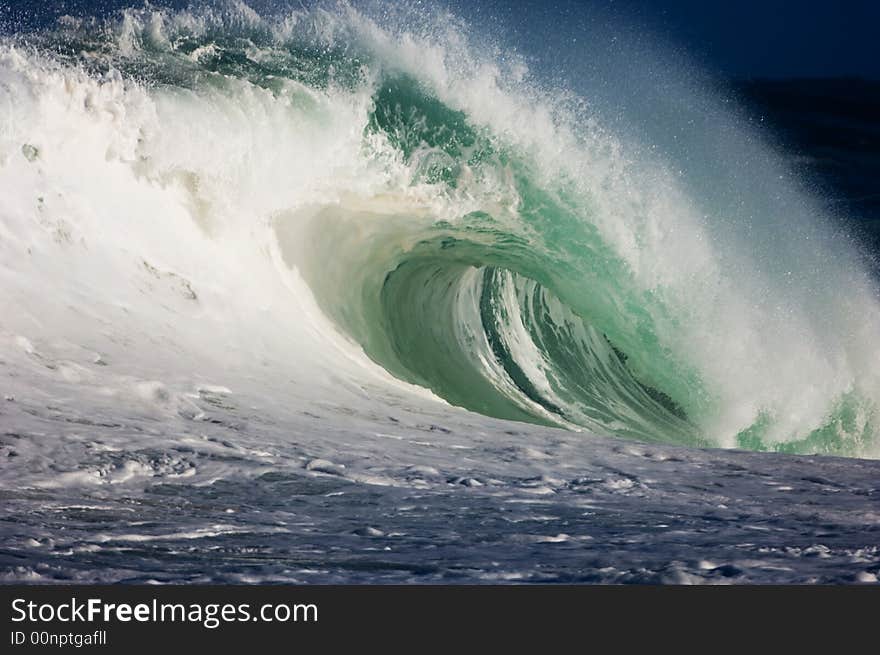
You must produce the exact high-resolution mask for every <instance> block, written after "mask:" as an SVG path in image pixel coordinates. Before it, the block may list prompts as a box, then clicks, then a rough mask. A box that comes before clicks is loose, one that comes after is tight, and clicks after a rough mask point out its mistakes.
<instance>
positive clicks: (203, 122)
mask: <svg viewBox="0 0 880 655" xmlns="http://www.w3.org/2000/svg"><path fill="white" fill-rule="evenodd" d="M297 7H298V8H296V9H291V8H289V7H281V8H278V7H275V8H272V9H267V8H265V7H259V8H256V7H255V6H249V5H247V4H245V3H243V2H223V3H214V4H211V5H205V6H200V7H193V8H189V9H181V8H175V9H162V8H159V7H156V6H145V7H132V8H128V9H125V10H120V11H112V12H100V13H98V12H96V13H94V14H89V13H88V11H85V12H83V11H80V12H79V13H77V15H76V16H62V17H60V18H59V19H58V20H57V21H54V22H51V23H49V24H40V25H22V24H15V25H12V26H6V29H5V36H3V37H2V40H0V385H2V389H0V390H2V392H3V396H4V400H3V401H2V405H0V428H2V430H0V494H2V497H3V503H2V505H0V567H2V572H0V576H2V579H3V580H4V581H6V582H20V581H29V582H42V583H45V582H63V581H79V582H116V581H122V582H148V581H150V582H151V581H156V582H281V581H285V582H406V581H420V582H440V583H450V582H505V581H522V582H614V583H616V582H670V583H688V582H697V583H703V582H707V583H713V582H876V579H877V575H878V574H880V553H878V548H880V545H878V526H880V513H878V510H877V493H878V492H877V480H878V473H880V464H878V463H877V462H876V461H875V458H876V457H877V456H878V455H880V424H878V414H877V407H878V401H880V378H878V376H880V373H878V371H880V366H878V364H880V350H878V348H877V344H878V343H880V339H878V337H880V299H878V291H877V281H876V278H875V272H874V271H875V269H874V268H873V264H872V260H871V256H870V251H869V250H868V249H867V248H866V247H865V245H864V244H865V240H864V239H863V238H861V236H862V232H861V231H860V230H858V229H853V228H852V225H853V220H854V217H853V216H851V211H850V210H851V209H852V208H851V207H849V206H837V205H835V204H834V203H833V202H830V201H829V196H828V192H827V189H825V188H824V187H821V186H816V185H815V184H813V183H812V178H811V177H810V174H809V173H808V172H804V171H803V170H802V168H800V167H799V164H798V162H797V161H794V162H793V161H792V160H791V158H790V157H788V156H786V154H785V153H784V152H783V151H782V149H781V148H780V147H779V144H778V143H776V142H775V141H774V137H773V133H769V132H767V131H766V130H765V129H763V128H761V127H756V126H755V125H754V124H753V122H752V121H751V120H750V118H749V117H750V114H749V111H750V110H749V109H748V108H747V107H746V106H745V105H741V104H740V103H739V98H740V96H739V95H737V94H736V93H735V92H733V91H731V90H729V89H725V88H723V87H722V86H719V85H717V84H713V83H710V82H709V81H707V80H706V79H705V78H704V77H702V76H700V75H696V74H695V73H694V70H693V69H691V68H688V67H687V66H685V65H684V64H682V63H681V62H677V61H676V60H675V59H673V58H669V57H666V56H665V55H664V54H663V53H662V52H653V51H652V52H650V53H649V55H645V54H644V53H643V54H640V55H634V57H635V59H636V61H638V60H639V57H646V56H650V61H651V62H652V66H653V67H654V68H652V74H651V75H650V76H647V77H645V78H641V77H639V76H636V75H631V74H624V73H625V72H626V71H627V70H631V69H626V68H625V69H620V70H621V72H620V75H619V76H618V77H617V78H614V77H613V76H611V75H610V73H609V71H617V70H618V68H616V67H617V66H618V64H616V63H615V62H614V61H613V54H609V55H608V57H609V58H611V59H612V61H609V62H607V63H606V65H605V67H604V68H602V69H601V70H602V71H604V72H602V73H601V74H599V73H597V74H596V75H597V76H599V77H601V79H602V80H603V83H602V84H596V86H595V88H593V87H591V86H590V78H589V76H587V77H586V79H581V80H579V81H578V82H572V83H571V84H570V85H569V86H566V85H564V84H560V83H559V82H558V80H554V79H551V78H550V76H548V75H547V74H546V73H545V72H544V71H545V68H546V62H545V63H544V65H543V66H540V65H539V66H536V65H535V64H534V62H532V61H530V59H529V57H527V56H525V55H522V56H520V55H518V54H517V53H516V52H515V50H513V49H512V48H510V47H505V44H504V42H503V40H501V37H498V38H497V39H496V38H495V37H493V35H492V33H491V30H490V29H489V28H487V27H486V26H484V25H481V24H476V23H473V22H469V21H468V20H466V19H464V18H461V17H459V16H456V15H453V14H450V13H448V12H446V11H444V10H442V9H440V8H426V7H425V6H422V5H412V6H409V5H405V6H403V7H401V6H399V5H394V6H391V5H383V4H381V3H380V4H374V3H369V4H354V5H353V4H349V3H318V4H316V5H315V6H313V7H310V8H303V7H301V6H299V5H297ZM658 62H659V63H658ZM628 65H629V66H633V64H632V62H630V63H629V64H628ZM610 78H611V79H616V80H617V82H618V83H615V84H611V85H609V84H608V79H610ZM657 80H661V81H662V84H659V85H658V84H657ZM661 91H662V93H661ZM658 94H660V95H658ZM661 96H662V97H661ZM847 179H849V178H848V177H847ZM851 195H854V194H851Z"/></svg>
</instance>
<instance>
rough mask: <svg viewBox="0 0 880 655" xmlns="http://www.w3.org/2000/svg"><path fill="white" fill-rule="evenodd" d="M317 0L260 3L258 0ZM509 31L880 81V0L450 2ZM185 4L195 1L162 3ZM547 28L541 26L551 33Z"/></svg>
mask: <svg viewBox="0 0 880 655" xmlns="http://www.w3.org/2000/svg"><path fill="white" fill-rule="evenodd" d="M285 2H287V4H291V5H294V6H296V5H300V4H311V0H302V1H300V0H251V4H252V5H254V6H256V7H261V6H262V7H265V6H267V5H278V4H284V3H285ZM447 2H448V4H450V5H452V6H453V7H457V8H458V9H459V10H460V11H461V13H464V14H474V13H478V14H480V15H481V17H482V18H483V19H489V20H491V21H497V22H498V23H499V24H500V25H502V26H503V27H504V28H505V29H513V30H515V31H517V32H519V33H520V35H521V36H522V35H523V34H524V33H528V32H529V31H530V30H532V29H533V28H534V27H535V26H536V25H540V27H541V30H544V29H550V30H558V31H560V32H564V33H565V34H566V35H576V34H577V33H578V31H579V30H581V28H582V26H583V25H585V24H586V22H588V21H590V20H594V19H595V16H596V15H597V14H601V15H603V16H606V17H608V16H611V17H613V18H614V22H617V23H618V24H620V23H622V24H627V25H632V26H634V27H635V29H636V31H644V32H645V33H650V34H653V35H655V36H657V37H659V38H660V39H662V40H663V41H665V42H666V43H667V44H668V45H670V46H671V47H672V48H673V49H680V50H681V51H682V52H688V53H691V55H692V56H693V58H694V59H695V60H696V61H697V62H700V63H702V64H704V65H705V66H706V67H707V68H708V69H709V70H712V71H714V72H716V73H719V74H721V75H725V76H728V77H839V76H855V77H868V78H874V79H880V0H840V1H837V2H835V1H833V0H826V1H824V2H822V1H811V0H800V1H798V0H738V1H736V0H726V1H722V0H718V1H716V0H665V1H664V0H556V1H554V0H485V1H483V2H480V1H479V0H447ZM141 3H142V0H0V18H4V17H5V18H6V19H7V20H8V18H9V16H12V15H17V16H18V17H21V16H26V15H28V14H33V12H34V10H35V9H36V11H37V12H38V13H39V14H40V15H41V16H42V18H43V19H44V20H45V19H46V18H47V17H49V16H52V15H60V14H63V13H80V12H83V11H86V12H91V10H93V9H94V7H95V6H103V7H118V6H125V5H132V4H141ZM153 4H154V5H161V4H173V5H177V6H179V5H182V4H183V5H185V4H187V2H186V0H153ZM541 30H539V31H541Z"/></svg>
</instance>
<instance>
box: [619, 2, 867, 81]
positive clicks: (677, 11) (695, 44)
mask: <svg viewBox="0 0 880 655" xmlns="http://www.w3.org/2000/svg"><path fill="white" fill-rule="evenodd" d="M625 4H628V5H631V7H632V10H633V11H636V12H643V13H644V14H645V15H646V16H647V17H648V20H649V21H650V22H651V23H652V24H653V25H655V26H656V29H657V31H658V32H660V33H665V34H668V35H669V36H670V37H672V38H673V39H675V40H677V41H679V42H680V43H682V44H683V45H684V46H686V47H688V49H690V50H691V51H692V52H694V54H695V55H696V56H697V57H698V58H703V59H704V60H706V61H707V63H709V64H710V65H712V66H714V67H717V68H718V69H720V70H722V71H724V72H726V73H728V74H731V75H734V76H738V77H743V76H767V77H783V76H784V77H790V76H808V77H826V76H840V75H846V76H860V77H870V78H880V1H878V0H850V1H845V0H844V1H840V2H834V1H831V0H826V1H824V2H810V1H795V0H762V1H754V0H746V1H744V0H740V1H738V2H737V1H729V0H728V1H714V0H676V1H674V2H636V1H630V2H627V3H625Z"/></svg>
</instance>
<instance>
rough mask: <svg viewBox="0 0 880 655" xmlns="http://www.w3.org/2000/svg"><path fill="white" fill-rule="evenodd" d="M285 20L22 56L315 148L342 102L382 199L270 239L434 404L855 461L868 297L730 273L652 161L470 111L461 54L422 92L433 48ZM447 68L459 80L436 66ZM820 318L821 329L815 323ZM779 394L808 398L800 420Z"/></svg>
mask: <svg viewBox="0 0 880 655" xmlns="http://www.w3.org/2000/svg"><path fill="white" fill-rule="evenodd" d="M322 12H323V13H322ZM156 15H158V16H160V17H161V20H160V19H156V18H155V16H156ZM230 16H231V17H230ZM295 16H296V18H295V19H294V18H291V17H290V16H286V17H281V18H277V17H276V18H262V17H258V16H256V15H252V14H251V13H247V14H246V15H244V18H242V14H240V13H235V12H233V13H232V14H229V13H224V12H219V11H218V12H213V13H212V12H203V13H202V14H198V17H199V20H200V21H201V22H198V25H199V28H198V29H194V28H192V27H191V25H192V24H193V23H194V22H196V21H195V19H193V20H190V21H189V22H188V21H187V20H186V19H185V18H186V17H185V16H182V15H172V14H168V13H161V12H159V13H158V14H150V11H149V10H146V11H145V12H130V13H128V14H126V18H125V20H124V21H123V26H124V27H123V28H120V27H119V26H118V25H116V24H115V23H114V24H113V25H116V27H112V26H111V27H107V28H106V29H105V30H103V31H102V30H94V29H87V28H86V27H73V28H67V29H64V30H60V31H59V32H58V33H53V34H51V35H43V36H42V37H41V39H42V41H43V42H42V44H41V45H42V46H43V47H45V48H46V50H47V51H48V50H51V51H52V53H53V54H52V57H53V58H54V59H56V60H58V61H61V62H65V63H70V62H76V65H78V66H84V67H85V68H86V69H88V70H90V72H91V73H92V74H103V73H105V72H106V71H107V70H110V69H113V70H117V71H120V72H121V73H122V74H123V75H125V76H129V77H131V78H133V79H136V80H137V81H138V83H139V84H143V85H144V86H145V87H146V88H147V89H150V92H151V93H154V94H158V95H161V96H163V97H166V98H175V97H178V96H182V95H185V94H187V93H189V94H195V95H196V96H199V97H203V98H204V97H222V98H225V99H227V100H229V101H232V102H234V101H235V99H236V97H237V96H238V95H239V94H242V93H244V92H245V91H243V89H244V90H247V89H248V88H252V89H259V90H260V91H261V92H266V93H268V94H269V95H270V96H271V97H274V98H282V97H283V98H284V99H285V101H286V102H288V103H289V105H290V107H291V109H290V120H291V121H303V122H304V123H307V124H308V125H310V126H311V127H310V128H309V129H312V130H314V131H316V132H317V133H318V134H320V133H321V130H337V129H340V126H339V125H336V124H332V122H331V121H325V113H326V111H325V109H326V107H327V103H333V102H336V103H346V102H350V103H354V104H356V103H358V102H362V103H363V106H364V107H365V110H364V112H363V122H362V124H359V125H349V126H348V128H350V129H354V130H358V133H359V135H360V145H359V149H358V150H357V151H356V152H354V151H346V152H339V153H337V155H336V156H337V157H339V158H340V161H342V160H344V159H357V160H358V161H359V162H360V164H359V165H362V166H363V167H364V170H365V171H370V172H371V174H375V173H376V171H379V172H380V173H381V174H380V175H379V177H381V175H385V178H384V179H385V180H386V183H385V184H384V185H378V186H377V185H376V184H371V185H370V186H365V187H359V186H357V185H356V184H355V185H348V186H339V187H333V184H332V180H331V182H328V183H327V185H326V187H325V188H324V190H323V197H320V195H321V194H318V193H315V194H313V197H311V198H309V199H308V200H307V201H304V202H303V203H302V204H301V205H298V206H296V207H290V208H287V209H283V208H282V209H279V210H277V211H274V212H272V214H271V216H270V219H271V224H272V226H273V229H274V231H275V234H276V237H277V240H278V243H279V244H280V247H281V250H282V252H283V254H284V257H285V260H286V261H287V262H288V263H289V265H290V266H291V267H292V268H295V269H296V270H298V271H299V273H300V274H301V275H302V276H303V278H304V279H305V281H306V282H307V283H308V285H309V287H310V288H311V289H312V292H313V293H314V295H315V299H316V300H317V302H318V304H319V305H320V307H321V308H322V310H323V311H324V312H325V313H326V314H327V315H328V316H329V317H330V318H332V319H333V321H334V322H335V324H336V325H337V326H338V328H339V329H340V330H341V331H343V332H344V333H346V334H347V335H348V336H349V337H351V338H352V339H353V340H355V341H357V342H358V343H359V344H360V345H361V346H362V347H363V349H364V351H365V352H366V353H367V354H368V355H369V357H370V358H371V359H372V360H373V361H375V362H376V363H378V364H379V365H380V366H382V367H383V368H384V369H386V370H387V371H388V372H390V373H391V374H392V375H394V376H396V377H398V378H400V379H402V380H405V381H408V382H411V383H413V384H417V385H420V386H423V387H426V388H428V389H430V390H432V391H433V392H434V393H435V394H436V395H437V396H440V397H441V398H443V399H445V400H446V401H448V402H449V403H451V404H453V405H457V406H461V407H464V408H467V409H469V410H473V411H475V412H479V413H482V414H486V415H489V416H493V417H500V418H506V419H513V420H518V421H526V422H531V423H538V424H542V425H553V426H561V427H565V428H569V429H581V428H584V429H586V430H589V431H593V432H599V433H603V434H612V435H618V436H623V437H628V438H634V439H639V440H646V441H662V442H673V443H680V444H689V445H697V446H704V445H725V446H740V447H745V448H751V449H756V450H786V451H793V452H832V453H838V454H849V455H859V454H861V455H865V454H870V453H871V452H873V451H872V450H871V449H872V448H873V447H874V445H873V444H874V443H875V439H876V432H877V426H876V419H875V410H874V407H875V404H874V399H875V398H876V397H877V395H876V392H877V387H876V378H875V377H872V375H870V374H863V373H861V372H860V369H859V366H858V365H857V364H856V363H854V362H855V361H856V360H857V359H858V353H865V352H867V353H870V356H869V357H868V360H870V359H871V358H872V357H873V358H876V349H875V347H874V346H871V345H865V344H870V339H871V338H872V336H873V335H876V334H877V331H876V325H877V324H880V323H876V322H874V321H875V319H876V317H877V310H876V302H875V301H873V300H866V301H865V302H866V303H867V305H866V310H865V314H864V315H863V316H862V317H860V318H859V317H856V318H853V317H852V316H851V315H846V316H845V314H847V312H846V311H845V310H844V309H843V308H842V305H841V304H840V302H839V301H838V300H835V298H839V297H840V296H847V294H849V297H850V300H852V301H853V302H858V301H857V300H854V299H856V298H866V299H868V298H871V293H873V292H869V291H865V290H864V289H865V287H864V285H863V284H862V283H861V282H859V283H858V284H856V283H850V282H849V281H847V280H844V281H841V280H842V279H843V278H844V277H846V274H845V273H841V272H840V271H838V269H836V268H835V269H833V270H827V271H824V272H820V274H819V277H822V276H824V278H823V282H822V285H824V286H822V285H813V286H810V287H809V288H806V286H805V287H804V288H803V289H793V288H792V287H791V285H790V283H789V282H785V283H782V282H779V281H778V280H777V277H774V276H777V273H778V271H776V268H777V267H778V268H780V269H786V266H787V264H785V263H784V262H783V263H780V261H769V260H768V261H766V262H761V261H754V262H753V261H751V260H750V259H749V257H750V253H752V252H753V250H754V248H752V246H751V245H750V244H749V242H748V241H747V240H746V241H745V242H744V241H743V238H742V234H739V235H737V236H735V237H733V236H725V234H726V233H724V232H723V231H714V232H713V230H712V228H711V226H708V223H707V222H711V218H712V208H711V207H710V206H708V205H709V203H708V202H707V203H701V200H700V198H689V197H688V193H687V187H686V185H680V184H678V183H677V182H676V181H675V180H674V179H670V177H669V176H666V175H665V174H664V172H663V171H664V169H663V167H662V166H661V165H659V164H656V162H654V161H647V160H646V161H645V162H637V163H636V164H632V162H631V161H630V160H631V159H638V158H639V156H640V155H639V154H638V152H634V153H632V154H631V155H629V156H627V155H625V154H621V152H620V150H621V148H625V146H623V145H622V144H621V143H620V142H618V141H616V140H615V139H613V138H612V137H609V136H607V135H606V134H605V133H604V132H603V131H602V130H601V129H599V128H597V127H596V126H595V121H594V120H592V118H590V117H585V116H584V115H583V114H579V113H577V112H575V113H574V114H570V113H567V112H566V111H564V110H562V109H558V108H554V107H555V106H554V105H552V103H551V105H548V107H550V108H546V107H545V104H546V103H547V102H548V101H547V98H548V94H549V96H550V97H552V95H553V92H546V91H541V92H538V91H535V92H534V93H533V94H532V96H531V97H529V95H528V93H527V92H526V91H523V90H522V88H519V87H517V88H513V87H512V90H506V89H505V87H504V85H503V84H499V83H498V76H497V75H496V76H495V77H493V78H492V80H493V81H492V83H491V85H490V87H491V88H488V89H487V91H486V93H487V94H488V95H489V96H491V97H490V98H489V99H488V100H485V102H482V100H483V99H481V98H480V93H481V92H480V90H479V89H480V88H481V87H480V83H479V79H480V77H479V74H480V71H481V70H483V68H481V65H482V64H485V62H482V61H481V60H479V57H477V56H476V55H474V54H473V53H472V52H470V51H469V50H468V49H467V47H466V46H462V47H463V48H464V50H463V51H455V52H451V53H446V54H445V55H443V57H445V59H444V61H446V62H447V68H446V69H443V70H444V72H443V74H442V75H441V74H439V73H438V74H429V73H424V74H420V73H419V72H418V69H419V66H421V65H424V66H426V67H427V66H428V64H430V63H431V61H432V60H431V59H430V57H427V55H426V59H425V60H424V61H422V62H416V63H413V64H407V63H404V60H405V58H406V57H407V56H411V55H412V53H413V52H414V51H418V50H419V48H418V47H415V46H414V47H415V50H413V49H412V48H410V49H406V48H404V46H402V45H400V44H407V43H410V44H412V43H414V44H416V46H419V47H421V50H422V51H430V48H432V47H433V48H440V47H441V45H440V44H439V43H438V41H437V40H432V39H431V38H428V37H424V36H423V35H422V36H420V34H421V33H420V32H419V31H418V30H416V31H414V32H412V33H410V32H406V31H404V32H400V31H395V30H393V29H391V28H388V29H387V30H385V31H383V30H384V29H385V28H380V27H379V26H377V24H376V23H374V22H373V21H371V20H369V19H367V18H365V17H364V16H362V15H360V14H357V12H354V11H353V10H351V9H350V8H349V9H337V10H335V11H329V12H328V11H326V10H321V11H316V12H306V13H304V14H296V15H295ZM125 21H128V22H127V23H126V22H125ZM151 21H152V22H151ZM156 21H158V22H160V23H161V25H162V30H164V31H162V32H161V37H160V36H156V34H157V31H156V28H155V24H156ZM151 25H152V26H153V27H151ZM132 26H133V27H132ZM120 30H121V31H122V32H120ZM120 33H122V34H123V36H124V37H125V38H122V37H120ZM377 35H378V36H377ZM420 38H421V39H423V41H419V39H420ZM424 39H427V40H424ZM441 41H442V40H441ZM132 42H134V44H135V45H134V46H132V45H131V44H132ZM126 44H127V45H126ZM82 53H93V54H94V56H90V57H86V58H83V54H82ZM462 53H464V55H467V56H468V57H471V61H470V63H469V64H468V66H462V67H461V69H460V70H456V69H453V68H449V67H448V65H449V64H448V60H449V59H450V58H452V59H454V58H455V57H459V56H464V55H463V54H462ZM98 54H100V56H97V55H98ZM441 58H442V57H441ZM465 58H467V57H465ZM474 61H476V62H477V63H476V64H474ZM461 70H464V71H465V72H461ZM444 75H446V76H447V77H450V76H452V77H454V76H455V75H457V76H458V77H457V78H455V79H454V80H453V81H452V82H448V83H445V82H443V81H442V80H443V79H445V78H444V77H443V76H444ZM469 76H470V77H469ZM501 77H503V75H502V76H501ZM243 84H244V86H242V85H243ZM475 89H476V91H475ZM560 95H564V94H560ZM524 97H525V99H523V98H524ZM502 101H503V102H502ZM493 102H495V103H496V105H495V106H494V108H493V109H489V110H487V109H486V108H485V107H486V103H489V104H491V103H493ZM504 102H506V103H509V104H504ZM566 102H568V101H566ZM542 103H544V104H542ZM564 104H566V103H561V104H560V106H562V105H564ZM569 104H570V103H569ZM496 117H498V118H497V120H496ZM588 119H589V120H588ZM254 120H259V117H254ZM279 147H280V146H279ZM261 156H263V157H270V156H271V153H269V152H266V153H254V157H255V158H257V159H258V158H259V157H261ZM309 156H310V155H309V153H303V157H304V158H305V159H306V160H308V157H309ZM658 171H659V172H658ZM714 183H717V184H726V183H727V181H725V180H715V181H714ZM720 211H721V210H719V212H720ZM775 218H776V217H775V216H767V217H764V219H762V220H767V221H770V220H775ZM690 243H692V244H693V245H692V246H688V244H690ZM812 243H813V244H815V240H814V241H813V242H812ZM762 247H763V246H762ZM799 247H800V246H797V245H795V246H791V245H790V244H789V245H787V246H786V247H785V248H781V249H780V251H779V252H780V254H779V257H780V258H781V257H784V256H785V255H784V252H783V251H785V252H787V251H789V250H790V251H792V252H793V253H794V254H793V255H792V257H791V261H801V262H802V264H799V265H800V266H802V270H805V271H806V270H810V271H814V270H816V269H815V267H814V266H813V265H814V263H815V262H816V261H819V260H822V255H821V252H820V253H819V254H818V255H815V253H814V254H812V255H810V254H808V251H807V250H806V249H801V251H799V250H798V248H799ZM816 257H818V259H816ZM823 261H824V260H823ZM850 261H855V258H854V257H850ZM825 265H826V264H822V266H825ZM829 266H830V265H829ZM854 266H855V265H854ZM792 270H795V273H797V270H796V269H792ZM786 271H787V272H788V273H789V274H790V273H791V270H789V269H786ZM782 274H783V273H779V275H782ZM779 279H782V278H779ZM786 279H790V278H786ZM859 279H860V278H859ZM846 284H849V285H850V286H849V287H845V285H846ZM787 285H788V286H787ZM841 285H844V287H845V288H841ZM871 303H873V304H871ZM774 307H776V308H777V309H778V308H779V307H783V309H780V310H778V311H777V310H776V309H773V308H774ZM816 308H819V309H816ZM829 312H830V313H832V314H834V315H835V316H837V317H838V318H840V320H841V321H843V323H835V321H830V322H827V324H826V323H825V322H824V321H825V319H821V320H820V319H818V318H815V317H817V316H825V315H826V314H827V313H829ZM846 321H849V322H848V323H847V322H846ZM853 321H855V323H853ZM854 324H857V325H859V326H862V327H864V326H867V327H864V329H861V333H862V334H863V335H867V336H862V337H859V339H861V341H858V343H856V341H852V340H850V341H848V340H847V339H849V337H846V336H842V335H841V334H840V330H841V329H844V328H845V327H846V326H850V327H852V325H854ZM841 325H843V326H844V327H843V328H842V327H841ZM804 326H806V327H804ZM817 334H818V335H819V336H816V335H817ZM798 338H803V340H804V344H805V345H804V347H803V348H800V349H799V348H797V347H795V342H796V341H797V339H798ZM807 342H809V345H807ZM816 348H819V349H820V350H819V351H818V352H817V351H816V350H815V349H816ZM821 348H826V350H824V351H821ZM789 349H790V350H789ZM811 349H812V350H811ZM798 358H801V359H804V361H806V360H809V361H810V362H815V363H816V365H815V366H812V367H810V366H803V365H802V364H801V363H799V362H798ZM826 364H827V366H826ZM798 371H812V372H816V373H815V375H814V374H813V373H806V375H814V377H813V379H809V378H807V379H805V378H804V377H803V376H802V375H799V374H798ZM823 371H827V379H820V378H822V376H823V375H824V374H823ZM774 376H778V378H774ZM829 380H830V381H833V384H832V383H831V382H829ZM796 385H802V386H803V388H804V389H805V390H806V391H805V393H806V394H807V395H808V396H809V397H810V398H816V399H818V400H816V402H813V401H810V402H812V403H813V404H812V405H811V406H810V408H809V410H807V409H803V408H799V406H798V405H797V402H796V399H797V398H798V397H799V396H798V393H797V391H796V390H792V388H793V386H796ZM826 386H827V389H826V388H825V387H826ZM782 388H785V389H786V391H785V393H782V392H780V393H779V394H777V392H776V390H778V389H782ZM820 388H821V389H820ZM817 389H818V390H817ZM768 390H770V391H768ZM810 394H812V395H810ZM792 399H795V400H792ZM816 403H819V404H821V405H822V407H818V405H817V404H816Z"/></svg>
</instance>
